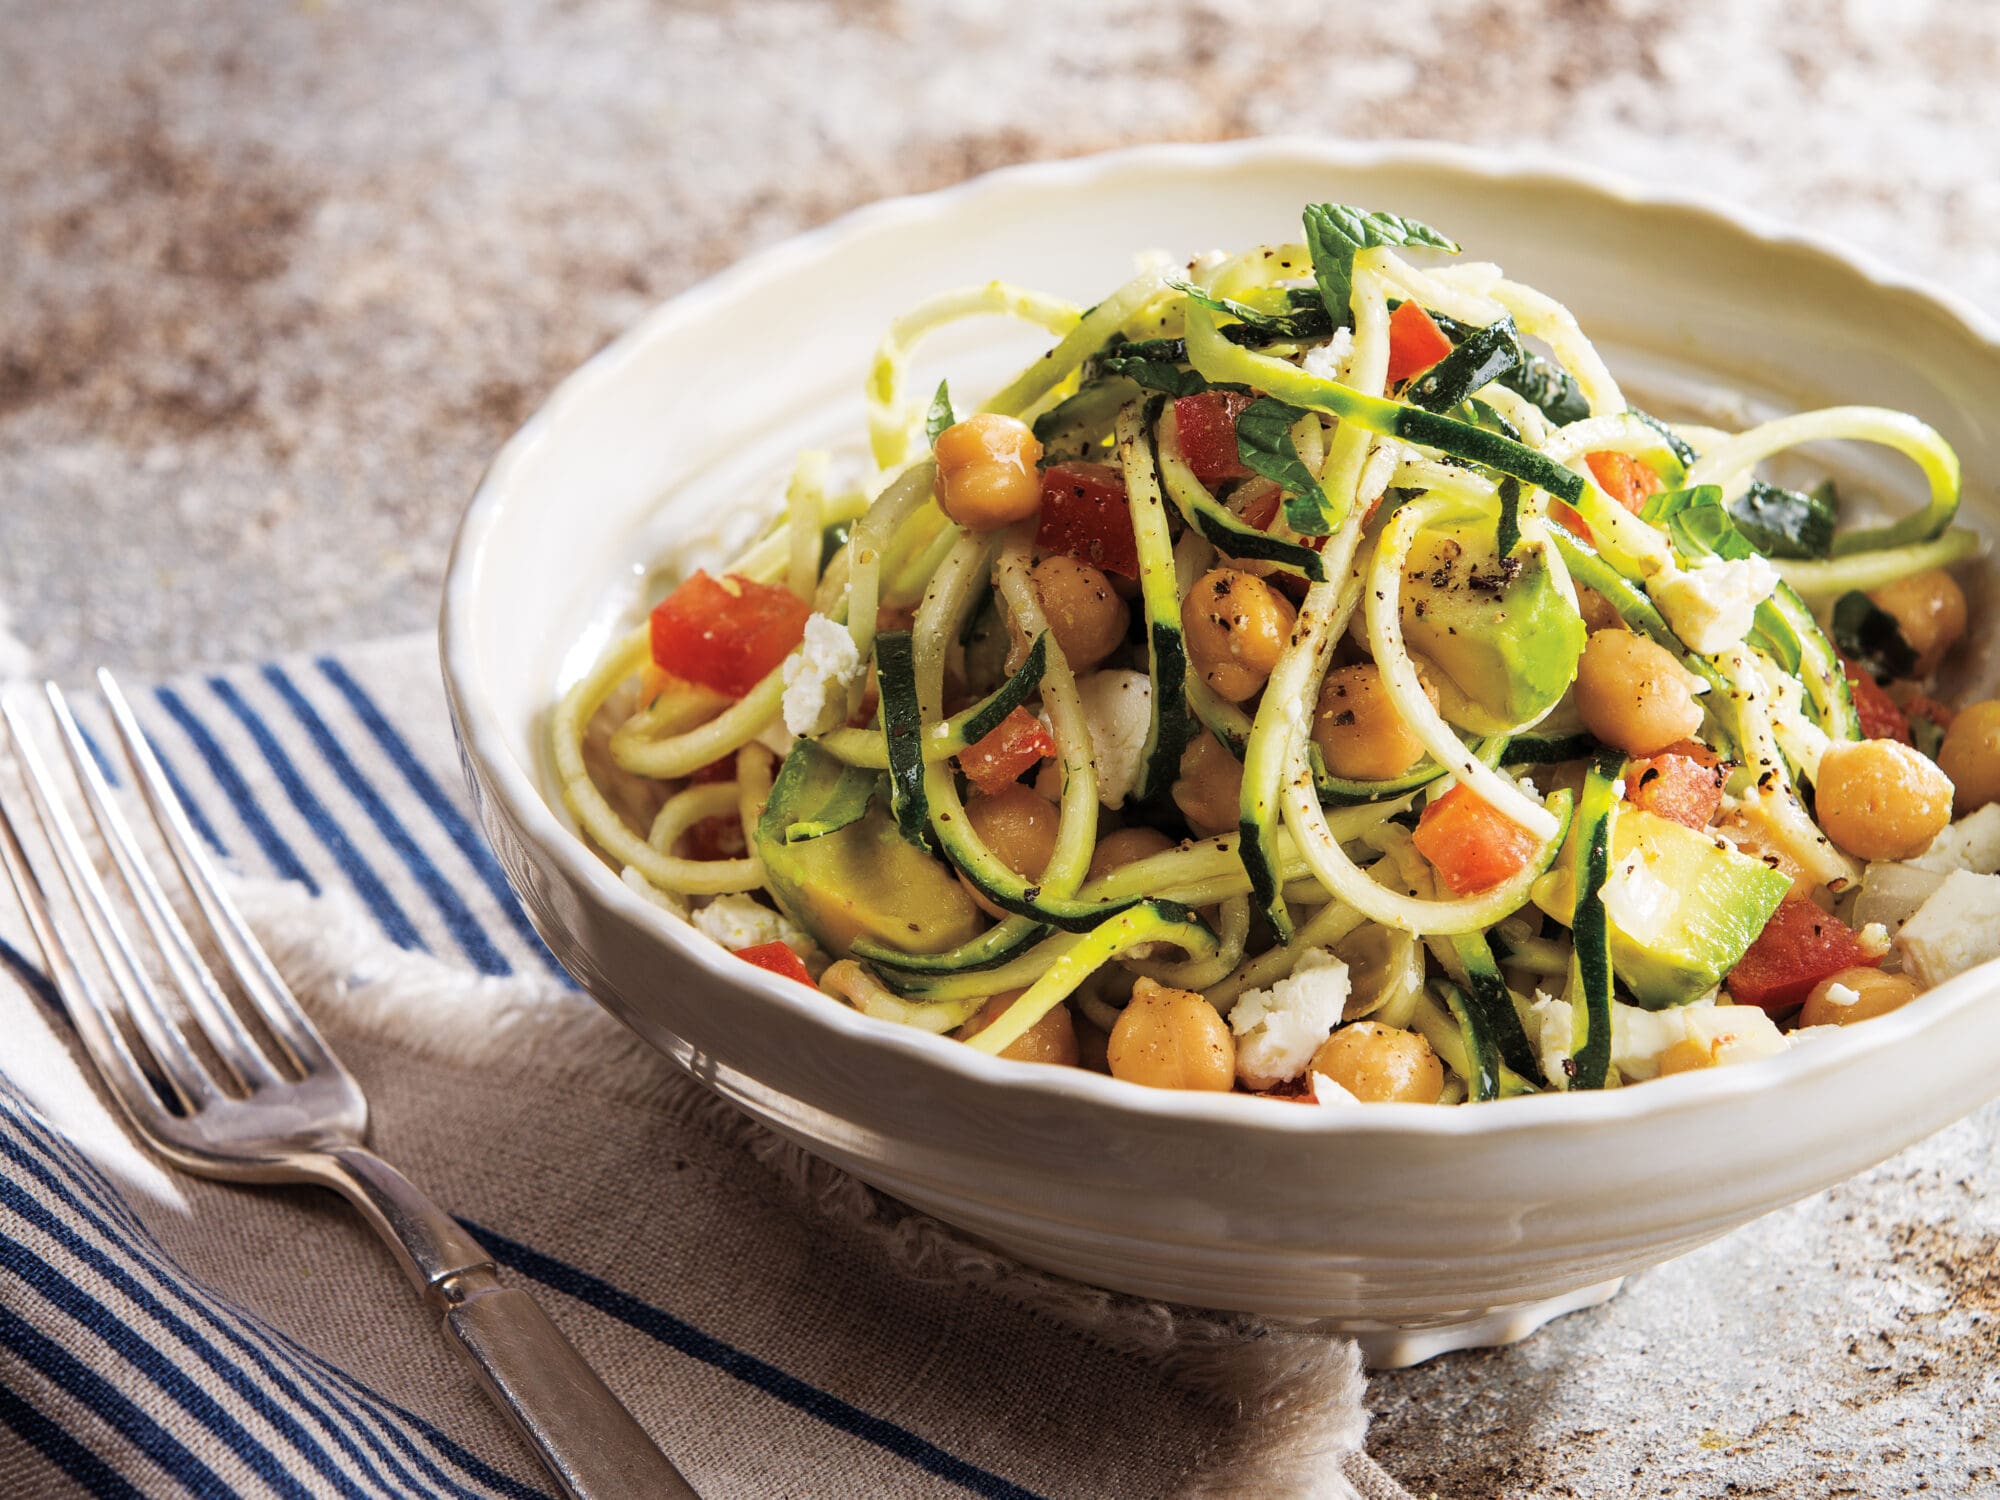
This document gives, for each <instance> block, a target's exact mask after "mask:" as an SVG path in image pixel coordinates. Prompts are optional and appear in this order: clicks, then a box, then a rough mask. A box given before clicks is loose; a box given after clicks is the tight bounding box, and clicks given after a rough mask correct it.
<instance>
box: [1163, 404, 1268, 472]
mask: <svg viewBox="0 0 2000 1500" xmlns="http://www.w3.org/2000/svg"><path fill="white" fill-rule="evenodd" d="M1250 401H1251V398H1250V397H1249V396H1246V395H1244V394H1243V393H1242V392H1241V391H1199V392H1197V393H1196V394H1194V395H1192V396H1179V397H1176V398H1175V400H1174V426H1175V427H1176V428H1177V429H1178V430H1179V432H1180V437H1181V456H1182V457H1183V458H1185V459H1186V460H1187V465H1188V467H1189V468H1190V469H1193V470H1194V472H1195V477H1196V478H1197V479H1199V480H1200V481H1201V482H1202V483H1203V484H1209V485H1213V484H1220V483H1221V482H1222V481H1223V480H1225V479H1241V478H1243V477H1244V476H1245V475H1247V474H1248V473H1249V472H1250V471H1249V470H1248V469H1246V468H1244V467H1243V460H1242V458H1241V456H1240V455H1239V454H1238V453H1237V450H1236V419H1237V418H1238V417H1240V416H1242V415H1243V408H1244V407H1246V406H1248V405H1249V404H1250Z"/></svg>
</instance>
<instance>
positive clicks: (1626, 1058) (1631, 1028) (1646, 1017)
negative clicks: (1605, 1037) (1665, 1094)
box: [1611, 1000, 1706, 1083]
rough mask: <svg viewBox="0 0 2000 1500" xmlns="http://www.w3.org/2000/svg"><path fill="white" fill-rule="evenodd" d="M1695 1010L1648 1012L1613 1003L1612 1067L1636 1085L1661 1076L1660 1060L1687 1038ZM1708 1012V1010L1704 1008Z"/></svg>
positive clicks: (1621, 1002)
mask: <svg viewBox="0 0 2000 1500" xmlns="http://www.w3.org/2000/svg"><path fill="white" fill-rule="evenodd" d="M1695 1008H1696V1007H1693V1006H1689V1007H1685V1008H1676V1009H1672V1010H1646V1009H1643V1008H1642V1007H1640V1006H1637V1005H1626V1004H1625V1003H1624V1002H1623V1001H1618V1000H1614V1001H1612V1002H1611V1066H1612V1067H1614V1068H1616V1069H1617V1070H1618V1076H1619V1077H1621V1078H1624V1079H1626V1080H1628V1081H1630V1082H1633V1083H1636V1082H1638V1081H1639V1080H1640V1079H1644V1078H1658V1077H1659V1076H1660V1058H1661V1057H1662V1056H1663V1055H1664V1054H1665V1053H1666V1051H1667V1050H1668V1049H1669V1048H1671V1047H1675V1046H1678V1045H1679V1044H1680V1043H1682V1042H1684V1041H1686V1040H1687V1038H1688V1015H1689V1013H1690V1011H1692V1010H1693V1009H1695ZM1703 1008H1706V1007H1703Z"/></svg>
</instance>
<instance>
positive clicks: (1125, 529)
mask: <svg viewBox="0 0 2000 1500" xmlns="http://www.w3.org/2000/svg"><path fill="white" fill-rule="evenodd" d="M1232 441H1233V439H1232ZM1035 545H1036V546H1037V547H1040V548H1041V549H1042V550H1043V551H1044V552H1061V553H1064V554H1066V555H1068V556H1070V557H1073V558H1075V559H1076V560H1077V561H1078V562H1087V563H1089V564H1090V565H1091V566H1092V567H1093V568H1101V569H1103V570H1104V571H1105V572H1106V573H1116V574H1118V575H1119V576H1121V577H1124V578H1137V577H1138V576H1139V543H1138V541H1137V540H1136V539H1135V538H1134V537H1133V535H1132V510H1131V507H1130V506H1128V505H1127V504H1126V503H1125V479H1124V476H1123V475H1121V474H1120V473H1119V472H1118V471H1117V470H1116V469H1114V468H1112V467H1111V466H1110V465H1109V464H1085V463H1071V464H1050V465H1049V467H1048V468H1046V469H1044V470H1043V471H1042V519H1041V524H1040V525H1038V526H1037V527H1036V528H1035Z"/></svg>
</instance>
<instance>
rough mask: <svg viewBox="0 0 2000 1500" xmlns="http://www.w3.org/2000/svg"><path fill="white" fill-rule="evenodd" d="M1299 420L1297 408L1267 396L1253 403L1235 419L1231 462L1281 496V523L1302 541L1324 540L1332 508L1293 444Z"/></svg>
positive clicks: (1300, 413)
mask: <svg viewBox="0 0 2000 1500" xmlns="http://www.w3.org/2000/svg"><path fill="white" fill-rule="evenodd" d="M1304 415H1305V412H1303V411H1302V410H1300V409H1299V408H1298V407H1296V406H1289V405H1287V404H1286V403H1285V402H1283V401H1274V400H1272V399H1271V398H1270V397H1269V396H1262V397H1259V398H1258V399H1257V400H1255V401H1252V402H1251V403H1250V404H1249V405H1248V406H1246V407H1244V408H1243V411H1242V414H1241V415H1240V416H1238V417H1237V419H1236V456H1237V457H1238V458H1240V459H1241V460H1242V461H1243V467H1244V468H1246V469H1248V470H1250V472H1251V473H1253V474H1261V475H1263V476H1264V477H1265V478H1266V479H1268V480H1270V481H1271V482H1272V483H1274V484H1276V485H1278V486H1279V487H1280V488H1282V489H1283V490H1284V491H1285V520H1286V521H1287V522H1289V523H1290V525H1291V528H1292V530H1294V531H1296V532H1298V533H1299V535H1301V536H1327V535H1329V534H1330V533H1331V532H1332V531H1333V524H1332V520H1331V518H1330V516H1329V512H1330V510H1331V509H1332V507H1331V506H1330V505H1329V504H1328V502H1327V498H1326V492H1325V491H1324V490H1322V489H1321V488H1320V487H1319V480H1318V479H1317V478H1316V477H1315V476H1314V474H1313V471H1312V470H1311V469H1308V468H1307V467H1306V464H1305V460H1304V459H1302V458H1300V457H1299V450H1298V445H1297V444H1296V443H1294V442H1293V441H1292V424H1293V423H1295V422H1297V421H1298V420H1299V418H1301V417H1303V416H1304Z"/></svg>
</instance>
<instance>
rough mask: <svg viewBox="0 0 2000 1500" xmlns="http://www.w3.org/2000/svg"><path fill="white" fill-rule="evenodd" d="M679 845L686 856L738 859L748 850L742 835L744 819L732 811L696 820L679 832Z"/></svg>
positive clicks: (693, 857) (691, 857)
mask: <svg viewBox="0 0 2000 1500" xmlns="http://www.w3.org/2000/svg"><path fill="white" fill-rule="evenodd" d="M680 846H681V852H682V853H683V854H684V855H686V856H687V858H689V859H741V858H743V856H744V855H746V854H748V853H749V852H750V845H749V844H748V843H747V842H745V840H744V838H743V820H742V819H741V818H739V817H737V816H736V814H735V813H717V814H715V815H714V816H713V817H709V818H698V819H696V820H695V821H694V822H693V823H690V824H689V825H688V830H687V832H686V833H684V834H682V835H681V837H680Z"/></svg>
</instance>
